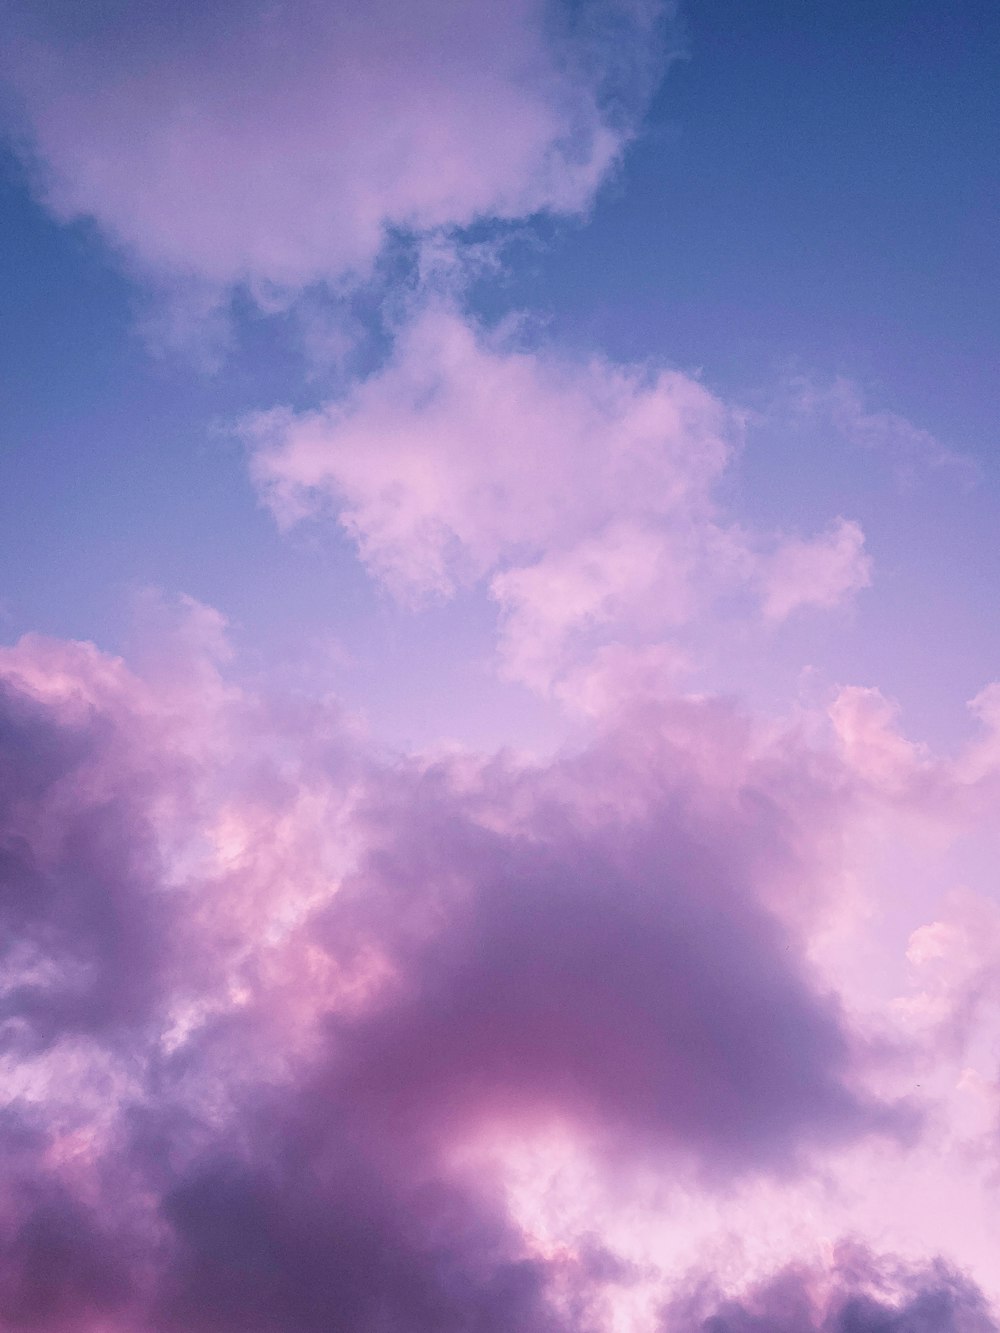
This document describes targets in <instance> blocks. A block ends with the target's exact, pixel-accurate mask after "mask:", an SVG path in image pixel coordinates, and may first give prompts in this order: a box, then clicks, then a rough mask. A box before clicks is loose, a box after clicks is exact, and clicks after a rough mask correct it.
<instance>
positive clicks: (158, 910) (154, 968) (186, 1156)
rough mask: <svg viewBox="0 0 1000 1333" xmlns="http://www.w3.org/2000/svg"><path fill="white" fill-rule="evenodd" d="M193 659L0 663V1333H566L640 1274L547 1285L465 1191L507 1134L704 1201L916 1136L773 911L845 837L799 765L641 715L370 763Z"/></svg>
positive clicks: (180, 643) (565, 1267) (827, 795)
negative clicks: (528, 742) (535, 751)
mask: <svg viewBox="0 0 1000 1333" xmlns="http://www.w3.org/2000/svg"><path fill="white" fill-rule="evenodd" d="M187 624H188V626H189V627H190V632H188V631H187V630H185V629H184V627H183V625H182V627H181V632H180V634H179V638H178V639H177V640H176V643H177V646H176V647H175V648H174V649H172V650H171V652H172V653H173V654H174V656H175V658H176V664H175V665H174V666H173V667H172V668H171V670H170V671H169V672H167V673H165V674H161V675H160V676H159V678H158V679H155V680H153V681H150V680H147V679H145V678H144V677H142V676H140V675H137V674H135V673H134V672H133V671H131V670H130V669H129V668H128V667H126V666H125V665H124V664H123V663H121V662H117V661H115V660H113V659H108V658H106V657H104V656H103V655H102V654H100V653H98V652H97V651H96V650H94V649H92V648H87V647H86V646H75V645H60V644H57V643H45V642H43V641H40V640H28V641H25V642H23V643H22V644H21V645H19V646H18V647H16V648H14V649H10V650H6V651H5V653H4V656H3V660H2V662H0V667H2V673H3V680H4V691H3V694H2V697H0V703H2V706H3V716H2V726H3V728H4V735H5V737H7V738H8V740H9V741H10V743H9V744H8V745H7V746H6V748H5V755H6V767H5V769H4V773H3V788H2V798H3V799H2V806H0V814H2V819H3V829H2V833H3V839H4V841H3V846H4V849H5V854H6V855H7V857H8V858H9V859H10V864H11V866H12V867H13V869H14V871H15V872H16V873H15V874H14V875H13V877H12V878H11V879H10V881H9V883H10V885H11V886H12V887H11V890H10V892H9V894H8V896H7V897H6V898H5V899H4V902H3V913H2V923H3V927H4V929H5V931H6V932H7V933H6V936H5V947H6V948H7V949H8V951H13V953H11V952H8V961H9V959H10V958H11V957H14V956H15V955H16V956H17V957H18V959H20V958H21V955H20V954H18V953H17V951H18V950H21V951H22V954H23V950H24V949H25V948H26V947H28V948H30V949H32V950H34V955H33V960H32V967H33V969H34V970H33V973H32V976H31V978H30V979H29V980H28V981H25V982H19V983H18V984H16V985H15V986H14V988H13V990H12V991H9V992H8V994H7V995H6V996H5V999H4V1004H5V1016H6V1017H7V1018H8V1019H9V1020H10V1022H12V1023H14V1024H16V1025H17V1031H16V1033H15V1036H16V1040H17V1046H18V1049H19V1051H20V1052H22V1054H23V1065H22V1068H21V1070H20V1071H19V1075H18V1077H19V1083H18V1084H17V1085H16V1086H17V1092H16V1102H15V1104H14V1106H13V1108H12V1109H11V1111H10V1112H9V1114H8V1120H7V1121H6V1122H5V1123H6V1125H7V1134H6V1138H5V1144H6V1149H7V1151H8V1152H9V1154H10V1157H9V1168H10V1171H9V1174H11V1178H12V1179H16V1181H17V1182H19V1183H18V1185H17V1188H16V1189H15V1190H14V1191H13V1193H11V1194H10V1195H9V1196H8V1197H6V1199H5V1201H4V1204H3V1207H4V1209H5V1210H6V1211H5V1214H4V1222H5V1227H6V1231H5V1235H6V1239H5V1240H4V1241H3V1243H2V1245H0V1298H2V1300H3V1301H4V1303H5V1304H4V1312H5V1314H4V1317H5V1318H7V1319H8V1320H11V1319H15V1318H16V1319H19V1320H20V1321H21V1322H22V1323H23V1324H26V1325H27V1326H33V1327H37V1328H41V1329H51V1330H55V1329H80V1330H83V1329H89V1328H92V1327H95V1326H96V1325H97V1324H99V1323H100V1322H101V1321H103V1323H104V1326H106V1327H108V1328H117V1327H121V1328H138V1327H147V1326H149V1327H157V1328H173V1327H177V1328H184V1329H204V1330H213V1331H214V1330H224V1329H233V1330H235V1329H245V1328H246V1327H247V1326H248V1325H252V1323H253V1321H254V1320H256V1321H257V1324H258V1326H260V1327H261V1328H266V1329H274V1330H275V1333H277V1330H279V1329H280V1330H282V1331H283V1333H284V1330H287V1329H288V1328H300V1329H302V1330H304V1331H305V1333H308V1330H311V1329H313V1328H315V1329H319V1328H323V1329H329V1328H343V1329H344V1330H345V1333H347V1331H348V1330H350V1331H351V1333H353V1331H354V1330H356V1329H358V1328H366V1327H376V1326H378V1324H377V1320H378V1319H381V1320H383V1323H384V1322H385V1320H388V1321H389V1327H395V1328H399V1329H400V1330H402V1329H406V1330H407V1331H408V1333H409V1330H412V1329H424V1328H426V1329H427V1330H428V1333H430V1331H431V1330H435V1331H436V1330H440V1329H445V1330H447V1329H455V1330H456V1333H458V1330H461V1329H465V1328H468V1327H470V1326H478V1327H481V1328H484V1329H493V1328H495V1329H496V1330H497V1333H500V1331H501V1330H506V1329H507V1328H510V1327H518V1328H521V1329H525V1330H532V1331H533V1330H535V1329H538V1330H541V1329H546V1330H559V1333H562V1330H564V1329H565V1330H566V1333H569V1330H570V1329H574V1330H578V1329H579V1328H580V1327H581V1326H583V1327H587V1326H588V1322H587V1321H590V1314H588V1313H587V1312H588V1311H590V1310H591V1308H592V1297H593V1298H595V1299H596V1294H597V1293H598V1292H600V1291H602V1290H604V1289H605V1288H607V1287H608V1284H609V1283H610V1284H611V1285H612V1286H613V1285H614V1283H616V1282H618V1281H620V1280H623V1279H622V1274H623V1273H624V1272H625V1271H626V1270H625V1269H623V1268H622V1267H621V1265H620V1264H616V1262H613V1261H612V1259H610V1258H609V1259H607V1260H606V1261H605V1260H601V1261H600V1262H598V1258H599V1255H598V1256H597V1257H595V1253H596V1252H595V1251H594V1247H593V1243H591V1245H590V1248H589V1249H587V1248H586V1247H584V1246H581V1247H580V1248H578V1249H575V1250H573V1251H571V1252H569V1253H568V1254H566V1255H564V1256H562V1257H560V1256H556V1255H552V1254H548V1255H544V1254H541V1253H540V1252H539V1251H538V1250H537V1248H536V1246H535V1242H534V1240H533V1238H532V1237H531V1235H529V1234H526V1233H525V1232H524V1231H523V1230H522V1229H521V1227H520V1226H519V1225H518V1224H517V1223H516V1222H515V1220H514V1219H513V1217H512V1215H511V1214H510V1213H509V1211H508V1209H507V1206H506V1204H505V1202H504V1192H503V1172H502V1163H500V1162H499V1161H498V1160H495V1161H493V1162H492V1163H491V1164H487V1165H483V1163H482V1162H480V1165H479V1166H478V1167H477V1169H476V1173H475V1176H473V1175H472V1174H471V1173H470V1172H469V1171H468V1170H467V1169H466V1168H465V1167H463V1165H462V1153H461V1151H460V1150H461V1149H463V1146H465V1145H469V1144H472V1143H474V1142H475V1141H476V1140H477V1138H478V1139H482V1140H483V1142H486V1141H487V1140H488V1138H489V1133H490V1132H492V1131H493V1130H494V1129H495V1128H496V1126H497V1125H498V1124H501V1125H503V1126H504V1128H505V1130H506V1132H508V1133H509V1134H514V1135H517V1134H523V1133H530V1132H531V1127H532V1126H544V1125H547V1124H550V1123H551V1122H552V1120H553V1118H555V1119H556V1121H558V1123H560V1124H562V1125H563V1126H564V1127H565V1128H566V1129H568V1131H569V1132H570V1133H571V1134H573V1135H576V1136H577V1137H578V1139H579V1141H580V1143H581V1145H583V1146H585V1148H586V1151H587V1152H588V1153H590V1154H591V1156H592V1159H593V1161H594V1169H595V1170H601V1169H612V1168H613V1164H614V1163H615V1162H621V1161H625V1160H630V1159H634V1160H641V1161H646V1162H649V1163H653V1162H656V1163H659V1164H660V1165H661V1167H662V1168H665V1169H671V1170H675V1171H683V1170H685V1169H687V1166H690V1164H692V1163H695V1164H699V1168H698V1169H699V1173H700V1174H699V1178H700V1180H701V1187H702V1188H703V1189H707V1190H708V1191H709V1192H711V1191H713V1190H715V1189H716V1188H718V1187H720V1186H726V1184H727V1182H731V1181H734V1180H736V1179H739V1178H743V1177H746V1176H747V1175H751V1176H753V1175H755V1174H761V1173H763V1174H765V1175H773V1176H776V1177H777V1178H778V1179H781V1178H783V1177H785V1176H786V1175H787V1173H788V1172H790V1171H793V1170H798V1171H802V1170H804V1169H805V1168H806V1166H807V1164H808V1162H809V1160H810V1156H811V1154H813V1153H816V1152H823V1151H825V1150H826V1149H827V1148H828V1147H829V1146H830V1145H832V1144H834V1143H837V1142H843V1141H850V1140H852V1139H855V1138H857V1137H858V1136H865V1135H868V1134H871V1133H875V1134H882V1133H889V1134H890V1135H898V1134H899V1133H900V1132H901V1131H902V1130H903V1128H905V1127H906V1126H907V1125H908V1124H909V1119H908V1117H907V1115H904V1114H902V1113H900V1112H899V1111H898V1110H896V1109H893V1108H892V1107H890V1106H888V1105H887V1104H885V1103H879V1102H878V1101H877V1100H874V1099H872V1097H871V1096H870V1095H869V1094H867V1093H866V1092H865V1091H864V1089H863V1087H862V1086H861V1084H860V1082H859V1081H858V1073H859V1068H858V1064H857V1059H858V1040H859V1039H858V1035H857V1034H856V1033H855V1032H854V1031H853V1030H852V1029H851V1027H850V1026H849V1024H848V1023H847V1022H846V1020H845V1017H844V1014H843V1013H842V1011H841V1009H840V1007H839V1005H838V1003H837V1001H836V998H835V997H833V996H831V995H828V994H826V993H825V992H824V991H823V990H822V989H821V988H820V987H819V986H818V985H817V984H816V980H815V977H814V974H813V973H812V970H811V968H810V967H809V965H808V964H807V962H806V961H805V960H804V958H803V956H802V954H801V946H800V941H799V939H798V936H797V935H796V933H795V932H794V931H790V930H789V929H788V928H787V927H786V926H785V925H783V924H782V922H781V921H780V920H779V919H778V917H776V916H775V915H774V912H773V911H772V909H771V907H770V906H769V905H768V904H769V903H771V902H772V901H773V900H774V899H776V898H780V896H781V894H782V892H783V891H785V889H786V888H787V886H788V885H790V884H793V883H794V884H795V885H796V886H797V889H798V892H799V893H803V892H806V891H807V888H808V885H809V882H810V879H811V878H812V877H813V876H814V875H815V874H816V873H817V871H818V868H819V865H820V863H821V861H822V858H823V856H824V847H825V844H826V841H827V839H828V838H829V836H830V834H831V830H832V829H833V828H835V827H836V826H837V824H838V822H839V821H840V820H841V818H842V817H843V815H844V807H843V804H842V801H841V798H840V795H839V792H838V785H837V783H836V781H834V782H833V783H832V784H831V781H830V777H831V774H830V772H829V771H828V769H827V767H826V766H825V765H823V764H817V763H815V762H814V761H813V760H812V759H811V758H810V757H809V756H808V755H807V754H806V753H805V752H803V751H802V749H801V746H800V745H799V743H798V742H795V741H793V740H792V739H791V738H788V737H783V738H778V737H769V736H768V735H767V734H766V733H760V732H758V731H757V729H756V728H754V727H753V726H752V724H750V723H749V721H748V720H747V719H746V718H744V717H742V716H741V715H740V714H739V713H738V712H737V711H736V710H734V709H733V707H732V706H730V705H726V704H723V703H720V702H718V701H702V702H693V701H689V702H687V703H683V704H682V703H679V702H677V701H674V702H673V703H668V702H664V701H663V700H657V699H656V698H655V697H647V698H646V699H645V700H643V701H641V702H640V704H639V706H638V708H637V710H636V711H634V712H631V713H630V712H629V711H628V710H627V709H625V710H622V711H621V713H620V715H619V717H618V720H617V722H616V723H615V724H614V726H612V727H609V729H608V730H607V732H606V733H605V734H604V735H603V736H602V737H600V738H598V739H595V741H594V742H593V743H592V744H590V745H589V746H587V747H585V748H583V749H581V750H580V751H579V752H577V753H576V754H573V755H566V756H563V757H561V758H557V759H555V760H552V761H550V762H546V763H537V764H534V765H526V764H523V763H516V762H514V761H512V760H510V759H506V758H504V757H490V756H483V757H475V756H462V757H456V758H455V759H453V760H447V761H435V762H430V761H427V760H421V759H420V758H419V757H414V758H412V759H409V760H404V761H387V760H386V759H384V758H382V757H380V756H378V755H377V754H375V753H373V752H372V751H371V750H370V749H369V748H368V747H367V746H366V745H365V743H364V742H363V741H362V740H361V739H360V738H359V737H358V735H357V734H356V732H354V731H353V730H352V729H351V728H350V727H349V726H348V725H346V724H345V722H344V720H343V719H342V718H341V717H340V715H339V714H338V713H337V712H336V710H332V711H331V710H330V709H328V708H326V707H322V706H320V705H317V704H310V703H308V702H303V701H296V700H281V699H280V698H278V699H274V698H272V699H266V698H262V697H257V696H255V695H254V694H253V693H252V692H250V691H248V690H246V689H245V688H240V687H238V686H237V685H235V684H234V683H232V682H227V681H226V680H225V679H224V677H223V676H222V675H221V672H220V669H219V666H218V660H217V659H218V655H219V644H218V641H217V636H218V629H219V627H218V624H217V623H216V622H215V621H214V620H213V619H212V618H211V617H210V616H208V615H207V613H205V612H204V609H203V608H198V607H191V608H190V609H189V615H188V620H187ZM185 656H187V658H188V659H189V661H188V662H187V665H186V666H185V664H184V661H183V659H184V657H185ZM192 690H194V694H192ZM196 697H201V698H202V707H201V708H200V710H199V709H198V708H197V707H194V706H193V700H194V699H195V698H196ZM46 959H48V960H51V962H52V964H53V966H51V967H48V968H47V967H46V966H45V965H44V964H45V961H46ZM67 987H70V988H71V989H72V994H70V993H69V992H68V990H67ZM9 1040H10V1037H8V1041H9ZM483 1136H485V1138H484V1137H483ZM40 1273H44V1274H45V1277H44V1280H42V1279H40V1278H39V1277H38V1276H37V1275H38V1274H40ZM616 1275H617V1276H616ZM567 1302H568V1303H567ZM593 1309H594V1310H596V1309H597V1306H596V1305H595V1306H593ZM571 1310H572V1311H575V1314H573V1313H571V1312H570V1311H571ZM596 1318H597V1316H596V1315H595V1316H594V1319H595V1320H596ZM581 1321H583V1322H582V1323H581ZM593 1326H594V1327H598V1326H599V1325H598V1324H597V1323H596V1322H595V1323H594V1324H593Z"/></svg>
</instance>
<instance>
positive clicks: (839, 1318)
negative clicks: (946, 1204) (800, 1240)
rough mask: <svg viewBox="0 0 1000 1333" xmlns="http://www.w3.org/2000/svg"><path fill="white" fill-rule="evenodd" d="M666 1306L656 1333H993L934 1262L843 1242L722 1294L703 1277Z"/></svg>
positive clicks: (968, 1292) (967, 1293)
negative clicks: (825, 1254)
mask: <svg viewBox="0 0 1000 1333" xmlns="http://www.w3.org/2000/svg"><path fill="white" fill-rule="evenodd" d="M699 1285H700V1290H697V1289H696V1291H695V1292H694V1293H693V1294H692V1295H690V1296H688V1297H687V1298H679V1299H677V1300H675V1301H674V1302H673V1303H672V1304H671V1305H670V1306H669V1307H668V1308H667V1310H666V1312H665V1319H664V1324H663V1328H664V1333H666V1330H670V1333H695V1330H699V1333H884V1331H885V1330H893V1333H995V1330H996V1328H997V1325H996V1323H995V1322H994V1320H993V1319H992V1317H991V1316H990V1313H989V1310H988V1307H987V1305H986V1302H985V1300H984V1298H983V1296H982V1293H981V1292H980V1291H979V1290H978V1289H977V1287H976V1286H975V1284H974V1283H973V1282H971V1281H970V1280H969V1279H968V1278H967V1277H965V1276H964V1275H963V1274H961V1273H959V1272H957V1271H955V1270H954V1269H953V1268H951V1267H950V1266H948V1265H947V1264H944V1263H943V1262H941V1261H937V1262H932V1263H930V1264H927V1265H923V1266H914V1265H906V1264H903V1263H901V1262H900V1261H899V1260H894V1259H892V1258H887V1257H876V1256H874V1255H872V1254H870V1253H869V1252H868V1251H867V1250H865V1249H864V1247H862V1246H859V1245H857V1244H851V1243H844V1244H842V1245H840V1246H838V1247H837V1250H836V1253H835V1254H834V1256H833V1259H832V1262H831V1263H830V1265H829V1266H828V1267H823V1268H821V1267H805V1266H802V1265H795V1266H792V1267H789V1268H788V1269H786V1270H785V1271H783V1272H781V1273H778V1274H775V1275H774V1276H772V1277H770V1278H768V1279H766V1280H765V1281H763V1282H761V1283H759V1284H758V1285H756V1286H754V1287H753V1288H752V1289H751V1290H750V1291H748V1292H745V1293H743V1294H741V1295H738V1296H733V1297H730V1298H728V1299H724V1298H723V1297H722V1296H721V1295H720V1293H718V1292H717V1291H713V1283H712V1280H711V1278H710V1277H709V1278H706V1279H702V1281H701V1283H700V1284H699Z"/></svg>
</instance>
